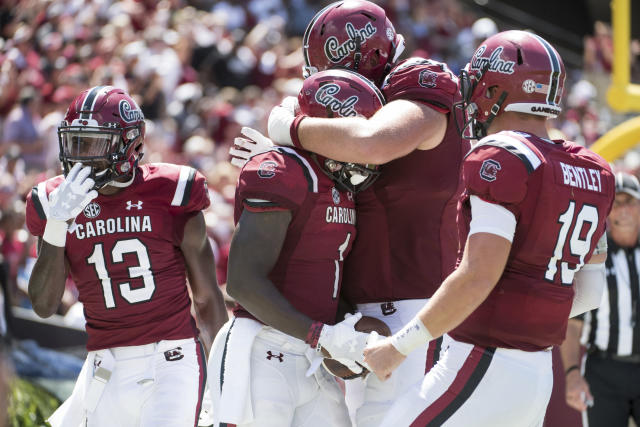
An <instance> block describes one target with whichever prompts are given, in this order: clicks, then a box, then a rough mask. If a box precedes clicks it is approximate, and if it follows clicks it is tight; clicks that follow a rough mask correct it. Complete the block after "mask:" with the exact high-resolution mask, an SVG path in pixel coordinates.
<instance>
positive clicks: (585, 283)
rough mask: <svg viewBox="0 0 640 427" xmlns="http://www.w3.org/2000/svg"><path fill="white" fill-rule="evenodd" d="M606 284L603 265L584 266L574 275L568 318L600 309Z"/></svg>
mask: <svg viewBox="0 0 640 427" xmlns="http://www.w3.org/2000/svg"><path fill="white" fill-rule="evenodd" d="M606 283H607V276H606V269H605V266H604V263H600V264H585V265H583V266H582V268H581V269H580V270H579V271H578V272H577V273H576V274H575V280H574V292H575V294H574V295H573V304H572V305H571V313H570V314H569V318H572V317H576V316H578V315H579V314H582V313H586V312H587V311H591V310H594V309H596V308H598V307H600V302H601V301H602V292H603V291H604V287H605V285H606Z"/></svg>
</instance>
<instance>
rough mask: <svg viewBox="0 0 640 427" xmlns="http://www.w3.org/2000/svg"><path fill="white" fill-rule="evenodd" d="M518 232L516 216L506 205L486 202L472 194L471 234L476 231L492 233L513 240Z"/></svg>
mask: <svg viewBox="0 0 640 427" xmlns="http://www.w3.org/2000/svg"><path fill="white" fill-rule="evenodd" d="M515 232H516V217H515V215H514V214H513V213H511V211H509V210H508V209H507V208H505V207H504V206H500V205H498V204H496V203H489V202H485V201H484V200H482V199H481V198H480V197H478V196H471V224H470V226H469V236H471V235H472V234H475V233H491V234H495V235H497V236H500V237H504V238H505V239H507V240H508V241H510V242H513V235H514V234H515Z"/></svg>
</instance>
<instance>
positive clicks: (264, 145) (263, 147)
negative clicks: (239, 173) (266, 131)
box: [229, 126, 273, 168]
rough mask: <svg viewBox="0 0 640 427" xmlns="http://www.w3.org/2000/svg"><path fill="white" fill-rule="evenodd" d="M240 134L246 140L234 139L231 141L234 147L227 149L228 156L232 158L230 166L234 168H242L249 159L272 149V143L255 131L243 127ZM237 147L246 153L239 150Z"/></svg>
mask: <svg viewBox="0 0 640 427" xmlns="http://www.w3.org/2000/svg"><path fill="white" fill-rule="evenodd" d="M240 133H241V134H242V135H244V136H246V138H242V137H240V136H239V137H237V138H235V139H234V140H233V144H234V145H233V146H232V147H231V148H229V154H230V155H231V156H233V157H232V158H231V164H232V165H234V166H237V167H239V168H242V167H243V166H244V165H245V163H247V162H248V161H249V159H250V158H251V157H253V156H255V155H256V154H260V153H264V152H265V151H269V150H271V148H273V142H271V140H270V139H269V138H267V137H266V136H264V135H263V134H261V133H260V132H258V131H257V130H255V129H252V128H250V127H246V126H244V127H243V128H242V129H240ZM238 147H240V148H244V149H245V150H248V151H245V150H239V149H238Z"/></svg>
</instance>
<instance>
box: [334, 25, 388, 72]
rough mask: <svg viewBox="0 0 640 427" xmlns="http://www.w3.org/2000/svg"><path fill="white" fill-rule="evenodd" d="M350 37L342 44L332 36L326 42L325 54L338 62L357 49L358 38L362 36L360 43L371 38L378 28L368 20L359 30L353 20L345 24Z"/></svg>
mask: <svg viewBox="0 0 640 427" xmlns="http://www.w3.org/2000/svg"><path fill="white" fill-rule="evenodd" d="M345 29H346V31H347V35H348V36H349V38H348V39H347V40H346V41H345V42H344V43H342V44H340V42H339V41H338V39H337V38H336V37H335V36H331V37H329V38H328V39H327V41H326V42H324V54H325V55H327V58H329V60H330V61H331V62H335V63H338V62H340V61H342V60H343V59H344V58H346V57H347V56H349V54H351V52H355V51H356V47H357V45H356V39H357V38H360V44H363V43H364V42H365V41H366V40H367V39H370V38H371V36H373V35H374V34H375V33H376V31H378V29H377V28H376V27H374V26H373V24H372V23H371V22H367V24H366V25H365V26H364V28H361V29H359V30H357V29H356V28H355V27H354V26H353V24H352V23H351V22H347V24H346V25H345Z"/></svg>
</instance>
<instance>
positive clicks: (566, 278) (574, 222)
mask: <svg viewBox="0 0 640 427" xmlns="http://www.w3.org/2000/svg"><path fill="white" fill-rule="evenodd" d="M575 210H576V202H575V201H574V200H571V201H569V207H568V208H567V210H566V211H564V212H563V213H562V214H561V215H560V217H559V218H558V223H560V224H562V226H561V227H560V232H559V233H558V240H557V242H556V247H555V249H554V250H553V256H552V257H551V259H550V260H549V265H548V266H547V271H546V273H545V274H544V278H545V279H546V280H548V281H550V282H553V279H554V278H555V276H556V273H557V272H558V266H560V281H561V282H562V284H563V285H568V286H571V284H572V283H573V275H574V274H576V271H578V270H579V269H580V267H582V266H583V265H584V257H585V256H587V255H588V254H589V249H590V248H591V239H592V238H593V233H595V231H596V228H597V227H598V209H596V207H595V206H593V205H586V204H585V205H583V206H582V209H580V211H579V212H578V214H577V215H575V217H574V213H575ZM585 223H588V224H589V230H587V234H585V235H584V238H583V239H581V238H580V234H581V233H582V229H583V228H584V224H585ZM571 228H573V232H572V233H571V238H569V239H568V241H567V236H568V235H569V231H570V229H571ZM567 243H568V244H569V252H571V255H572V256H575V257H578V259H579V262H578V263H577V264H576V265H575V268H571V267H569V263H568V262H566V261H562V255H563V253H564V247H565V246H566V245H567Z"/></svg>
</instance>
